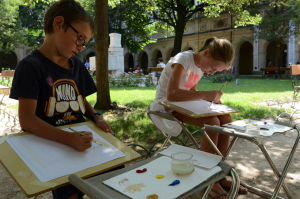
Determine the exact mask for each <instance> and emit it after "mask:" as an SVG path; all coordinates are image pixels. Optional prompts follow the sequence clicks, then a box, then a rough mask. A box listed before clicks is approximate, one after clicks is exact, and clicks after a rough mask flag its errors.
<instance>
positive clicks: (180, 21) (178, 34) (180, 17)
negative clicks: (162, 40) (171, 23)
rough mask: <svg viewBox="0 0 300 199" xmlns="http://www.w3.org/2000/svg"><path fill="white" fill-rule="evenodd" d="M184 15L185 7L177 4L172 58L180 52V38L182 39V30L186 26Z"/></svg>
mask: <svg viewBox="0 0 300 199" xmlns="http://www.w3.org/2000/svg"><path fill="white" fill-rule="evenodd" d="M185 15H186V7H185V6H183V5H181V4H178V10H177V21H176V25H175V27H174V28H175V40H174V49H173V51H172V57H174V56H175V55H176V54H177V53H180V52H181V46H182V38H183V33H184V28H185V25H186V21H185V17H186V16H185Z"/></svg>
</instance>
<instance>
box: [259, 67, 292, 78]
mask: <svg viewBox="0 0 300 199" xmlns="http://www.w3.org/2000/svg"><path fill="white" fill-rule="evenodd" d="M290 70H291V69H290V68H282V67H279V68H261V69H260V71H261V75H262V78H265V73H266V72H272V71H274V72H275V71H277V74H278V75H279V79H281V75H282V74H281V72H282V71H290ZM272 75H276V74H272Z"/></svg>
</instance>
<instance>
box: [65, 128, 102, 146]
mask: <svg viewBox="0 0 300 199" xmlns="http://www.w3.org/2000/svg"><path fill="white" fill-rule="evenodd" d="M69 129H70V130H71V131H73V132H74V133H77V134H78V135H80V136H85V135H84V134H83V133H80V132H78V131H76V130H74V129H72V128H71V127H70V128H69ZM92 141H93V142H95V143H97V144H99V145H100V146H102V144H101V143H99V142H97V141H96V140H92Z"/></svg>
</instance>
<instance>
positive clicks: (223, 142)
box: [217, 115, 247, 192]
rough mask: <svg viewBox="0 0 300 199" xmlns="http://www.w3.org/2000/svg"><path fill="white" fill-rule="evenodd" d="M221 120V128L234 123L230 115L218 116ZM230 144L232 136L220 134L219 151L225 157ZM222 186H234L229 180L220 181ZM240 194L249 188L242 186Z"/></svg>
mask: <svg viewBox="0 0 300 199" xmlns="http://www.w3.org/2000/svg"><path fill="white" fill-rule="evenodd" d="M218 118H219V120H220V126H222V125H224V124H227V123H230V122H232V117H231V116H230V115H220V116H218ZM229 142H230V136H228V135H224V134H220V135H219V140H218V146H217V147H218V149H219V150H220V152H221V153H222V155H223V156H224V155H225V154H226V152H227V149H228V147H229ZM220 184H221V185H222V186H224V187H227V188H230V187H231V185H232V181H231V180H230V179H228V178H224V180H221V181H220ZM240 192H247V188H245V187H244V186H242V185H240Z"/></svg>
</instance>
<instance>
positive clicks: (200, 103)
mask: <svg viewBox="0 0 300 199" xmlns="http://www.w3.org/2000/svg"><path fill="white" fill-rule="evenodd" d="M170 103H171V104H174V105H176V106H179V107H181V108H184V109H186V110H188V111H191V112H193V113H196V114H208V113H228V112H233V111H235V109H233V108H230V107H228V106H225V105H222V104H215V103H212V105H211V106H210V104H211V102H208V101H205V100H197V101H185V102H170Z"/></svg>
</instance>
